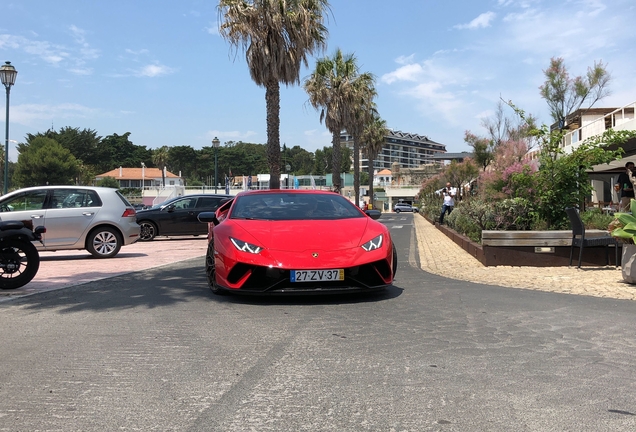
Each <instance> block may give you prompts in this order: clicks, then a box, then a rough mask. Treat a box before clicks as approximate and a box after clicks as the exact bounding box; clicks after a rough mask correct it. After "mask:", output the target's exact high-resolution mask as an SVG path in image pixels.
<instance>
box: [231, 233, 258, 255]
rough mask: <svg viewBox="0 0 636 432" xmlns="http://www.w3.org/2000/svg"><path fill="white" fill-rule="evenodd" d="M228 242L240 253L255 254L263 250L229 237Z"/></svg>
mask: <svg viewBox="0 0 636 432" xmlns="http://www.w3.org/2000/svg"><path fill="white" fill-rule="evenodd" d="M230 241H231V242H232V244H233V245H234V247H235V248H237V249H238V250H240V251H241V252H249V253H253V254H257V253H259V252H260V251H262V250H263V248H262V247H260V246H256V245H253V244H251V243H248V242H244V241H243V240H239V239H235V238H232V237H230Z"/></svg>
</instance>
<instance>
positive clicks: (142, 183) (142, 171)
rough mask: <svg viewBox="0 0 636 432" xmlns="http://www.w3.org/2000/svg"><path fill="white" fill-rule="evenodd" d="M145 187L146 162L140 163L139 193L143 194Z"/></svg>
mask: <svg viewBox="0 0 636 432" xmlns="http://www.w3.org/2000/svg"><path fill="white" fill-rule="evenodd" d="M145 187H146V164H145V163H143V162H142V163H141V195H142V196H143V194H144V188H145Z"/></svg>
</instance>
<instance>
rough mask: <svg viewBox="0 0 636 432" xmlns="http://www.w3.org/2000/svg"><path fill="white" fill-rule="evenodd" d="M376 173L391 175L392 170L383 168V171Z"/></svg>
mask: <svg viewBox="0 0 636 432" xmlns="http://www.w3.org/2000/svg"><path fill="white" fill-rule="evenodd" d="M376 175H391V170H388V169H386V168H385V169H383V170H382V171H380V172H379V173H377V174H376Z"/></svg>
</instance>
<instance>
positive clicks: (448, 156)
mask: <svg viewBox="0 0 636 432" xmlns="http://www.w3.org/2000/svg"><path fill="white" fill-rule="evenodd" d="M472 157H473V154H472V153H468V152H461V153H439V154H436V155H433V156H431V158H432V159H439V160H460V161H461V160H464V159H466V158H472Z"/></svg>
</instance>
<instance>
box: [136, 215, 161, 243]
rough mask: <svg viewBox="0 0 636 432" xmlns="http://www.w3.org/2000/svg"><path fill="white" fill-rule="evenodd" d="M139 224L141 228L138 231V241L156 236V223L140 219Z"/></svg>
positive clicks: (152, 238) (149, 239) (148, 239)
mask: <svg viewBox="0 0 636 432" xmlns="http://www.w3.org/2000/svg"><path fill="white" fill-rule="evenodd" d="M139 226H140V227H141V230H140V232H139V241H151V240H154V238H155V237H157V233H158V232H159V230H158V229H157V225H155V224H154V223H153V222H150V221H147V220H145V221H141V222H139Z"/></svg>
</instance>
